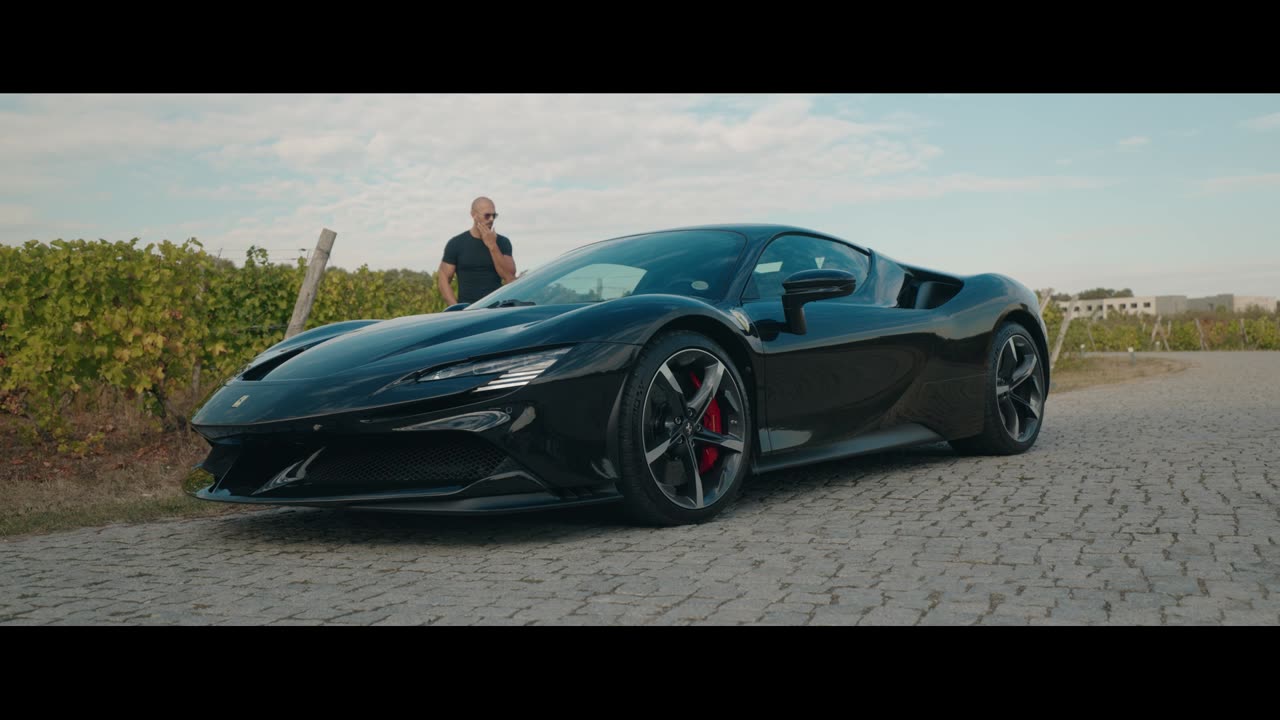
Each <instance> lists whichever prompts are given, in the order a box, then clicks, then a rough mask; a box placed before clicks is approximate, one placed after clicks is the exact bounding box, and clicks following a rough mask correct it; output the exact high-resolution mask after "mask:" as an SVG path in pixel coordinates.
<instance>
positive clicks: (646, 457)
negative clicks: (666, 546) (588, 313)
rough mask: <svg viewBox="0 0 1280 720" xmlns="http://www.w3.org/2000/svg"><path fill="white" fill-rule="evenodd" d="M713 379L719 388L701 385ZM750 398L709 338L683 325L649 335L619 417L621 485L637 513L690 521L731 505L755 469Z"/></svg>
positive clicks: (643, 518) (654, 520)
mask: <svg viewBox="0 0 1280 720" xmlns="http://www.w3.org/2000/svg"><path fill="white" fill-rule="evenodd" d="M708 382H711V383H713V384H714V387H715V390H714V392H708V391H704V390H702V388H703V387H705V386H706V384H707V383H708ZM748 403H749V399H748V396H747V393H746V384H745V383H744V382H743V380H742V376H741V375H740V374H739V372H738V368H736V367H735V366H734V364H733V362H732V361H731V360H730V359H729V355H728V353H726V352H725V351H724V350H723V349H722V348H721V347H720V346H719V345H717V344H716V343H715V342H714V341H712V340H711V339H710V338H708V337H706V336H705V335H701V334H699V333H695V332H690V331H687V330H677V331H671V332H666V333H662V334H659V335H658V336H656V337H655V338H654V339H653V340H651V341H650V342H649V344H648V345H646V346H645V348H644V349H643V350H641V352H640V355H639V357H638V358H637V360H636V363H635V365H634V366H633V368H632V371H631V375H630V377H629V378H628V379H627V383H626V386H625V387H624V389H623V402H622V410H621V412H622V415H621V417H620V418H619V423H618V427H619V432H620V433H621V437H620V442H619V449H620V456H621V457H620V459H621V462H622V468H621V473H620V474H621V479H620V480H619V482H618V490H619V491H620V492H621V493H622V495H623V497H624V499H625V502H624V506H625V508H626V510H627V512H628V513H629V514H630V515H631V517H632V518H634V519H635V520H638V521H639V522H641V523H643V524H648V525H684V524H690V523H699V522H704V521H706V520H709V519H711V518H712V517H714V516H716V515H718V514H719V513H720V512H722V511H723V510H724V509H725V508H726V507H728V506H729V505H731V504H732V503H733V501H734V499H735V498H736V497H737V494H738V492H739V491H740V490H741V488H742V484H743V483H744V482H745V480H746V476H747V475H748V474H749V472H750V466H751V462H750V458H751V450H752V447H753V443H752V439H753V433H754V430H753V428H752V422H751V407H750V405H749V404H748ZM678 414H679V415H680V418H679V420H678V421H677V417H676V416H677V415H678Z"/></svg>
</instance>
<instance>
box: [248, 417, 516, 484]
mask: <svg viewBox="0 0 1280 720" xmlns="http://www.w3.org/2000/svg"><path fill="white" fill-rule="evenodd" d="M317 450H320V452H319V454H318V455H314V459H311V460H310V462H306V461H307V460H308V458H312V456H313V454H314V453H315V452H316V451H317ZM273 455H274V456H275V457H276V458H280V455H278V454H275V453H273ZM506 459H507V455H506V453H504V452H502V451H501V450H499V449H498V448H497V447H495V446H493V445H492V444H490V443H488V442H485V441H484V440H481V439H480V438H478V437H476V436H475V435H472V434H470V433H461V432H460V433H452V432H430V433H413V434H411V435H409V436H407V437H406V436H396V437H391V438H384V437H376V436H366V437H356V438H344V439H341V440H335V441H332V442H329V443H327V444H325V445H324V446H323V449H322V450H321V446H319V445H316V446H311V447H308V448H306V449H305V450H295V451H294V452H292V453H290V454H289V456H288V459H287V460H285V461H284V462H281V461H280V460H279V459H277V460H274V461H268V462H264V463H263V464H262V465H261V466H260V467H261V468H262V470H265V471H266V472H265V473H262V474H259V473H254V475H257V476H258V477H257V478H256V479H255V480H254V481H253V486H254V489H257V488H259V487H261V486H262V485H263V484H264V483H267V482H268V481H269V480H271V479H272V477H273V476H276V475H278V474H279V473H280V472H282V471H284V470H286V469H288V470H289V473H288V474H289V476H290V477H296V478H297V479H296V480H291V481H289V482H285V483H281V484H279V485H278V487H275V488H273V489H270V490H268V491H266V492H265V495H267V496H270V497H303V496H308V495H316V494H334V493H339V494H346V493H369V492H381V491H393V490H429V489H435V488H448V487H464V486H466V485H469V484H471V483H473V482H475V481H476V480H479V479H481V478H483V477H486V476H489V475H492V474H493V473H494V471H495V470H496V469H497V468H498V467H499V466H500V465H502V463H503V460H506ZM264 460H265V458H264ZM300 465H301V467H299V466H300Z"/></svg>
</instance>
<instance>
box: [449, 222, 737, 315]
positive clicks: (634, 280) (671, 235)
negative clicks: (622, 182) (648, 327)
mask: <svg viewBox="0 0 1280 720" xmlns="http://www.w3.org/2000/svg"><path fill="white" fill-rule="evenodd" d="M745 245H746V238H744V237H743V236H742V235H739V234H738V233H735V232H730V231H727V230H672V231H666V232H658V233H650V234H648V235H635V236H631V237H625V238H618V239H615V240H607V241H605V242H601V243H595V244H593V245H588V246H587V247H584V248H579V249H577V250H574V251H571V252H569V253H566V254H565V255H561V256H560V257H559V258H556V259H555V260H552V261H551V262H549V263H547V264H546V265H543V266H542V267H540V268H537V269H535V270H532V271H530V272H528V273H527V274H525V275H523V276H521V277H519V278H516V279H515V280H514V281H512V282H510V283H508V284H506V285H504V286H502V287H501V288H499V289H497V290H495V291H493V292H491V293H489V294H488V295H486V296H485V297H484V298H483V299H481V300H479V301H477V302H475V303H474V304H472V305H471V306H470V307H468V308H467V310H477V309H486V308H491V307H512V306H518V305H530V304H535V305H564V304H570V303H587V302H602V301H605V300H614V299H616V298H620V297H627V296H628V295H651V294H655V293H666V294H670V295H685V296H688V297H696V298H702V299H704V300H711V301H717V300H720V299H721V298H723V297H724V295H725V292H726V291H727V290H728V283H729V281H730V278H731V276H732V274H733V268H734V267H736V265H737V261H738V256H739V255H740V254H741V253H742V249H743V247H744V246H745Z"/></svg>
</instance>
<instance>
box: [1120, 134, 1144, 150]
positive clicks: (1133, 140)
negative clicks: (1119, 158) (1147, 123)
mask: <svg viewBox="0 0 1280 720" xmlns="http://www.w3.org/2000/svg"><path fill="white" fill-rule="evenodd" d="M1150 142H1151V138H1149V137H1146V136H1144V135H1134V136H1133V137H1127V138H1125V139H1123V140H1121V141H1119V142H1118V143H1116V144H1117V145H1119V146H1120V149H1121V150H1132V149H1136V148H1140V147H1142V146H1143V145H1147V144H1150Z"/></svg>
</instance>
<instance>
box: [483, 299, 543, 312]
mask: <svg viewBox="0 0 1280 720" xmlns="http://www.w3.org/2000/svg"><path fill="white" fill-rule="evenodd" d="M525 305H537V303H535V302H533V301H532V300H503V301H501V302H498V303H495V304H493V305H490V306H489V309H490V310H492V309H494V308H505V307H522V306H525Z"/></svg>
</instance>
